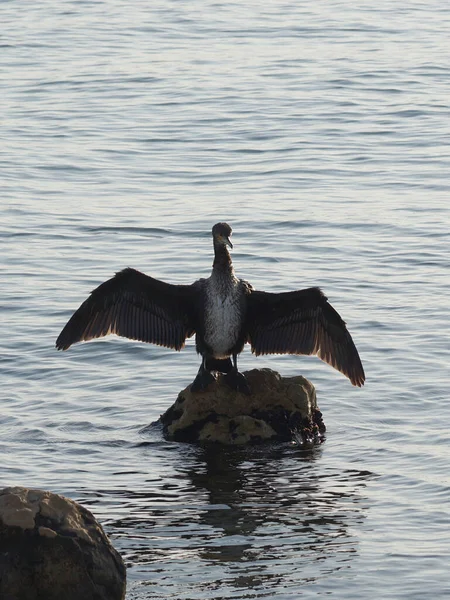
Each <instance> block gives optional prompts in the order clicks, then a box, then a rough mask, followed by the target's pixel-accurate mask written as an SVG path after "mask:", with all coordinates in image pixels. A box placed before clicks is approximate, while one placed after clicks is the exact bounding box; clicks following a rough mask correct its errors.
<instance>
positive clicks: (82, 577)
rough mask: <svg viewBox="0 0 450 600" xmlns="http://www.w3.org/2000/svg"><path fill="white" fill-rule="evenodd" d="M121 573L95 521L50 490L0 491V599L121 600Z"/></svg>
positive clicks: (117, 559) (116, 556)
mask: <svg viewBox="0 0 450 600" xmlns="http://www.w3.org/2000/svg"><path fill="white" fill-rule="evenodd" d="M125 584H126V572H125V566H124V564H123V562H122V559H121V557H120V555H119V554H118V553H117V552H116V550H115V549H114V548H113V546H112V545H111V543H110V541H109V540H108V538H107V537H106V535H105V533H104V531H103V529H102V528H101V526H100V525H99V523H98V522H97V521H96V519H95V517H94V516H93V515H92V513H90V512H89V511H88V510H87V509H85V508H84V507H83V506H80V505H79V504H77V503H76V502H73V501H72V500H69V499H68V498H64V497H63V496H58V495H57V494H53V493H51V492H46V491H41V490H32V489H27V488H23V487H11V488H5V489H3V490H0V598H1V600H42V599H44V598H45V600H81V599H82V600H123V598H125Z"/></svg>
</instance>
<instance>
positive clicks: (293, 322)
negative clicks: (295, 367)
mask: <svg viewBox="0 0 450 600" xmlns="http://www.w3.org/2000/svg"><path fill="white" fill-rule="evenodd" d="M247 322H248V341H249V342H250V344H251V347H252V352H254V353H255V354H256V355H260V354H315V355H317V356H318V357H319V358H320V359H322V360H323V361H324V362H326V363H328V364H329V365H331V366H332V367H334V368H335V369H337V370H338V371H340V372H341V373H343V374H344V375H346V376H347V377H348V378H349V379H350V381H351V382H352V384H353V385H356V386H359V387H360V386H362V385H363V384H364V380H365V375H364V369H363V366H362V364H361V360H360V358H359V354H358V351H357V349H356V346H355V344H354V343H353V340H352V337H351V335H350V333H349V332H348V330H347V327H346V325H345V322H344V321H343V320H342V318H341V317H340V315H339V314H338V313H337V311H336V310H335V309H334V308H333V307H332V306H331V304H330V303H329V302H328V301H327V298H326V297H325V296H324V294H323V293H322V291H321V290H320V289H319V288H308V289H306V290H299V291H296V292H285V293H281V294H271V293H268V292H260V291H254V290H252V291H250V293H249V296H248V317H247Z"/></svg>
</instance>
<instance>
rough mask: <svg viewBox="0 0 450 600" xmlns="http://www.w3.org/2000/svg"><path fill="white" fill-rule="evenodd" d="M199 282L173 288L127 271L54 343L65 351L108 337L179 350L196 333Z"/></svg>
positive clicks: (94, 298) (80, 311) (76, 316)
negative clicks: (84, 341)
mask: <svg viewBox="0 0 450 600" xmlns="http://www.w3.org/2000/svg"><path fill="white" fill-rule="evenodd" d="M198 294H199V285H198V282H197V283H195V284H192V285H190V286H183V285H171V284H169V283H165V282H163V281H159V280H158V279H153V278H152V277H149V276H148V275H144V273H140V272H139V271H136V270H135V269H124V270H123V271H120V272H119V273H117V274H116V275H115V276H114V277H113V278H112V279H109V280H108V281H105V282H104V283H102V284H101V285H100V286H99V287H98V288H96V289H95V290H94V291H93V292H92V293H91V295H90V296H89V298H87V300H85V301H84V302H83V304H81V306H80V307H79V308H78V310H77V311H75V313H74V314H73V315H72V317H71V318H70V319H69V321H68V322H67V324H66V326H65V327H64V329H63V330H62V331H61V333H60V335H59V336H58V339H57V340H56V347H57V348H58V349H59V350H67V348H69V347H70V346H71V345H72V344H74V343H76V342H80V341H83V340H91V339H94V338H98V337H103V336H105V335H108V334H110V333H115V334H117V335H120V336H123V337H127V338H131V339H135V340H140V341H143V342H151V343H153V344H158V345H160V346H166V347H168V348H174V349H175V350H180V349H181V348H182V347H183V346H184V343H185V340H186V338H187V337H190V336H191V335H192V334H193V333H194V332H195V330H196V320H197V319H196V308H195V307H196V299H197V296H198Z"/></svg>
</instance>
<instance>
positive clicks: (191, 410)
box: [160, 369, 325, 447]
mask: <svg viewBox="0 0 450 600" xmlns="http://www.w3.org/2000/svg"><path fill="white" fill-rule="evenodd" d="M245 376H246V377H247V380H248V382H249V384H250V389H251V392H252V393H251V395H250V396H246V395H244V394H242V393H240V392H236V391H233V390H232V389H230V387H229V386H228V385H227V384H226V383H225V382H224V381H223V378H222V376H221V375H219V376H218V380H217V382H216V383H213V384H211V386H210V388H209V389H208V390H207V391H206V392H200V393H198V392H196V393H191V391H190V386H188V387H187V388H186V389H184V390H183V391H182V392H180V393H179V395H178V398H177V400H176V402H175V404H173V406H171V408H169V409H168V410H167V411H166V412H165V413H164V414H163V415H161V418H160V422H161V423H162V426H163V432H164V436H165V437H166V439H169V440H174V441H179V442H219V443H222V444H229V445H238V444H249V443H250V444H255V443H261V442H264V441H284V442H286V441H292V440H295V441H296V442H297V443H299V444H300V445H303V446H308V447H309V446H312V445H314V444H317V443H320V442H322V441H323V433H324V432H325V425H324V424H323V421H322V413H321V412H320V411H319V410H318V408H317V402H316V391H315V389H314V386H313V384H312V383H311V382H310V381H308V380H307V379H305V378H304V377H302V376H297V377H281V375H280V374H279V373H277V372H276V371H272V370H271V369H253V370H252V371H247V372H246V373H245Z"/></svg>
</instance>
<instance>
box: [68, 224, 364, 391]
mask: <svg viewBox="0 0 450 600" xmlns="http://www.w3.org/2000/svg"><path fill="white" fill-rule="evenodd" d="M212 235H213V242H214V262H213V267H212V272H211V275H210V277H208V278H207V279H199V280H198V281H196V282H194V283H193V284H191V285H172V284H170V283H165V282H164V281H159V280H158V279H153V277H149V276H148V275H144V273H140V272H139V271H136V270H135V269H130V268H127V269H124V270H123V271H120V272H119V273H117V274H116V275H115V276H114V277H113V278H112V279H109V280H108V281H105V283H102V284H101V285H100V286H99V287H98V288H97V289H95V290H94V291H93V292H92V293H91V295H90V296H89V298H88V299H87V300H85V301H84V302H83V304H82V305H81V306H80V308H79V309H78V310H77V311H76V312H75V313H74V314H73V316H72V317H71V318H70V320H69V321H68V323H67V325H66V326H65V327H64V329H63V330H62V332H61V333H60V335H59V337H58V339H57V340H56V347H57V348H58V349H59V350H67V348H69V347H70V346H71V345H72V344H74V343H75V342H80V341H82V340H90V339H93V338H98V337H102V336H104V335H108V334H109V333H115V334H117V335H120V336H123V337H127V338H130V339H133V340H140V341H142V342H151V343H153V344H158V345H159V346H166V347H168V348H173V349H174V350H181V348H183V346H184V344H185V341H186V338H188V337H190V336H192V335H193V334H194V333H195V334H196V337H195V344H196V348H197V352H198V353H199V354H201V355H202V363H201V365H200V369H199V371H198V374H197V377H196V378H195V380H194V382H193V384H192V386H191V390H192V391H194V392H195V391H202V390H205V389H206V388H207V387H208V385H209V384H210V383H211V382H212V381H215V377H214V375H213V374H212V373H214V372H221V373H225V378H226V380H227V382H228V384H229V385H230V386H231V387H232V388H233V389H236V390H238V391H241V392H244V393H246V394H249V393H250V390H249V387H248V384H247V381H246V379H245V377H244V375H242V373H239V372H238V369H237V355H238V354H239V353H240V352H242V350H243V348H244V345H245V343H246V342H248V343H249V344H250V345H251V349H252V352H254V353H255V354H256V355H259V354H316V355H317V356H318V357H319V358H321V359H322V360H323V361H325V362H327V363H328V364H330V365H331V366H332V367H334V368H335V369H337V370H338V371H340V372H341V373H343V374H344V375H346V376H347V377H348V378H349V379H350V381H351V382H352V384H353V385H356V386H359V387H360V386H362V385H363V384H364V380H365V375H364V369H363V367H362V364H361V360H360V358H359V355H358V351H357V350H356V347H355V345H354V343H353V340H352V338H351V336H350V333H349V332H348V330H347V328H346V326H345V322H344V321H343V320H342V319H341V317H340V316H339V314H338V313H337V312H336V311H335V310H334V308H333V307H332V306H331V304H329V302H328V301H327V298H326V297H325V296H324V294H323V293H322V291H321V290H320V289H319V288H317V287H313V288H308V289H305V290H298V291H295V292H283V293H269V292H261V291H257V290H254V289H253V287H252V286H251V285H250V284H249V283H248V282H247V281H244V280H243V279H238V278H237V277H236V276H235V274H234V269H233V265H232V262H231V256H230V253H229V251H228V248H227V246H228V247H230V248H232V247H233V245H232V243H231V241H230V236H231V227H230V226H229V225H228V224H227V223H217V224H216V225H214V227H213V228H212ZM230 357H231V358H232V361H231V358H230Z"/></svg>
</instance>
